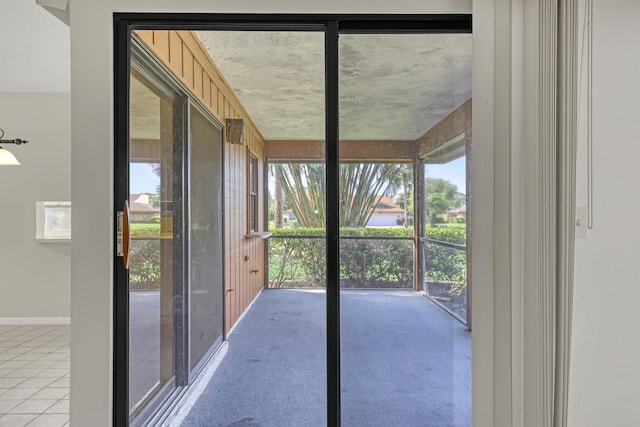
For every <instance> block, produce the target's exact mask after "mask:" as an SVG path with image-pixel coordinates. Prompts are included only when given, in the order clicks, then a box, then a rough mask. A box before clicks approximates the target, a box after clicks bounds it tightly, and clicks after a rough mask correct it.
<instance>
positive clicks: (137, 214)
mask: <svg viewBox="0 0 640 427" xmlns="http://www.w3.org/2000/svg"><path fill="white" fill-rule="evenodd" d="M129 200H131V205H130V206H129V212H130V213H131V222H150V221H153V219H154V218H158V219H159V218H160V208H157V207H154V206H153V205H152V204H151V201H150V200H149V195H148V194H131V195H129ZM158 222H159V221H158Z"/></svg>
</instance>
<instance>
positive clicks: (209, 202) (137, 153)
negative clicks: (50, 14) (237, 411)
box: [121, 48, 224, 425]
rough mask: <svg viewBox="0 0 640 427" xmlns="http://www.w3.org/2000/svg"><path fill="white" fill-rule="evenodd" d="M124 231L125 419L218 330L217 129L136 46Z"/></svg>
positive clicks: (190, 372)
mask: <svg viewBox="0 0 640 427" xmlns="http://www.w3.org/2000/svg"><path fill="white" fill-rule="evenodd" d="M135 52H136V55H135V57H134V60H133V61H132V64H131V75H130V91H129V138H128V152H127V154H128V155H127V159H128V167H127V171H126V174H123V175H124V176H128V178H129V179H128V182H127V183H126V200H127V205H128V210H127V209H125V211H127V212H124V213H123V216H126V217H127V218H126V219H124V220H123V223H124V224H123V226H124V227H126V224H127V223H128V230H122V231H121V232H122V234H123V235H125V236H124V237H125V239H126V237H127V236H129V237H130V244H129V248H128V251H127V252H128V253H127V254H128V255H129V265H128V270H127V271H126V273H127V274H126V276H125V277H126V287H127V289H128V293H127V295H128V298H127V300H128V304H127V315H128V326H127V330H128V333H127V337H128V338H127V357H126V360H127V369H126V372H127V383H128V387H127V392H128V403H127V405H128V421H129V422H130V423H131V424H132V425H142V424H145V423H146V422H147V421H148V420H149V419H151V418H153V416H154V412H155V411H156V410H157V408H158V407H159V405H161V404H162V403H163V402H164V401H165V400H166V398H167V397H168V396H169V395H171V394H172V393H173V392H174V391H175V390H176V389H177V388H178V387H180V386H182V385H185V384H187V383H189V382H190V380H192V379H193V378H194V377H195V376H196V375H197V374H198V373H199V371H200V370H201V369H202V367H203V366H204V364H205V363H206V362H207V360H208V359H209V357H210V356H211V355H212V353H213V352H214V351H215V350H216V348H217V347H218V346H219V345H220V343H221V342H222V340H223V336H224V291H223V287H224V267H223V209H222V206H223V202H222V201H223V187H222V176H223V172H222V171H223V166H222V126H221V125H220V124H219V122H218V121H217V120H216V119H215V118H214V117H213V116H212V115H211V114H208V113H207V112H206V111H205V110H204V109H202V108H201V107H199V106H198V105H197V104H196V103H195V102H193V101H191V100H190V99H189V94H188V93H186V92H184V91H182V90H181V88H180V86H179V85H178V84H177V83H175V81H173V80H172V79H171V78H170V77H168V76H167V75H166V73H164V72H163V70H162V69H161V68H160V67H158V65H157V64H156V63H154V61H153V60H152V59H151V58H150V57H148V56H147V55H146V54H144V53H143V52H142V51H141V50H140V49H139V48H136V50H135Z"/></svg>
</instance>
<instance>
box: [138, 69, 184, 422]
mask: <svg viewBox="0 0 640 427" xmlns="http://www.w3.org/2000/svg"><path fill="white" fill-rule="evenodd" d="M130 106H131V107H130V112H129V114H130V141H129V144H130V145H129V147H130V149H129V158H130V166H129V175H130V184H129V185H130V186H129V192H130V196H129V205H130V218H131V220H130V221H131V236H132V242H131V258H130V267H129V291H130V292H129V409H130V413H131V414H132V415H133V414H135V413H137V412H138V411H139V410H142V409H143V408H144V407H145V406H146V404H147V403H148V402H150V401H151V400H152V399H153V397H155V396H156V394H157V393H158V392H159V391H160V390H162V389H163V388H164V387H165V386H166V385H168V384H169V383H171V382H172V381H173V379H174V344H173V343H174V334H173V319H174V315H173V293H174V268H175V267H176V263H175V259H176V253H175V250H174V244H173V242H174V230H173V218H174V215H175V214H176V213H175V212H174V209H175V208H177V207H176V206H175V205H174V204H173V203H172V201H173V199H174V176H173V173H174V170H180V166H179V165H180V163H181V161H180V158H179V157H176V156H174V144H173V141H174V120H173V119H174V116H173V111H174V106H173V100H172V98H170V97H169V96H167V95H165V94H163V93H162V92H161V91H160V90H159V89H157V88H156V87H155V86H154V85H153V84H152V83H151V82H149V81H148V80H146V79H145V78H143V77H141V76H140V75H138V74H132V76H131V92H130Z"/></svg>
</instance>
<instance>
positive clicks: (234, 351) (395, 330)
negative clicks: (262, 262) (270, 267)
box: [182, 289, 471, 427]
mask: <svg viewBox="0 0 640 427" xmlns="http://www.w3.org/2000/svg"><path fill="white" fill-rule="evenodd" d="M324 325H325V294H324V292H323V291H317V290H315V291H314V290H293V289H267V290H265V291H263V292H262V294H261V295H260V296H259V297H258V298H257V300H256V301H255V303H254V304H253V306H252V307H251V308H250V309H249V311H248V312H247V314H246V315H245V317H244V318H243V319H242V320H241V321H240V323H239V324H238V325H237V327H236V328H235V330H234V332H233V333H232V334H231V335H230V336H229V340H228V341H229V351H228V353H227V355H226V356H225V358H224V360H223V361H222V363H221V364H220V366H219V368H218V369H217V371H216V372H215V373H214V375H213V378H212V379H211V381H210V382H209V384H208V386H207V387H206V389H205V391H204V393H203V394H202V395H201V397H200V398H199V399H198V401H197V402H196V403H195V405H194V407H193V408H192V410H191V412H190V414H189V415H188V416H187V418H186V419H185V421H184V422H183V424H182V425H183V426H233V427H257V426H260V427H267V426H274V427H276V426H277V427H284V426H325V425H326V379H325V375H326V369H325V363H326V362H325V331H324ZM341 331H342V332H341V376H342V379H341V382H342V397H341V401H342V424H343V425H344V426H434V427H435V426H469V425H471V333H470V332H469V331H467V330H466V328H465V327H464V326H463V325H461V324H460V323H459V322H458V321H456V320H455V319H453V318H452V317H451V316H449V315H448V314H446V313H445V312H444V311H443V310H442V309H440V308H439V307H437V306H436V305H435V304H433V303H432V302H430V301H429V300H428V299H427V298H425V297H424V296H421V295H419V294H417V293H414V292H411V291H393V290H344V291H342V292H341Z"/></svg>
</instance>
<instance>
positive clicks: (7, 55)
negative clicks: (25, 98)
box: [0, 0, 71, 93]
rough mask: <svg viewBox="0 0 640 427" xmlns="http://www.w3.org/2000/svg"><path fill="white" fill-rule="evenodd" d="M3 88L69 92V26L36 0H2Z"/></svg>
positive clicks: (0, 85) (0, 75)
mask: <svg viewBox="0 0 640 427" xmlns="http://www.w3.org/2000/svg"><path fill="white" fill-rule="evenodd" d="M0 11H2V25H1V26H0V61H1V62H2V72H1V73H0V92H44V93H49V92H52V93H68V92H69V90H70V86H71V84H70V82H71V62H70V38H69V27H68V26H67V25H66V24H64V23H63V22H62V21H60V20H59V19H58V18H56V17H54V16H53V15H51V14H50V13H49V12H47V11H46V10H44V9H43V8H42V7H41V6H38V5H37V4H36V0H0Z"/></svg>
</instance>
